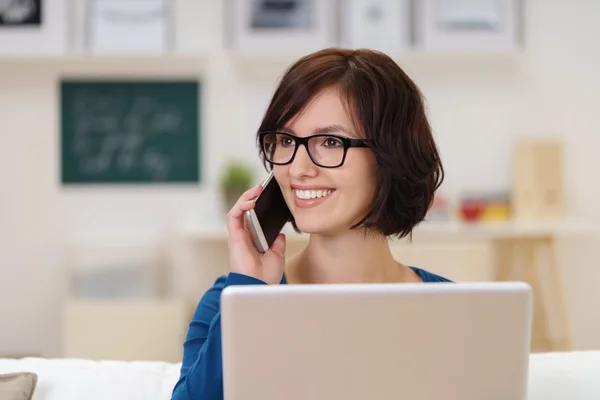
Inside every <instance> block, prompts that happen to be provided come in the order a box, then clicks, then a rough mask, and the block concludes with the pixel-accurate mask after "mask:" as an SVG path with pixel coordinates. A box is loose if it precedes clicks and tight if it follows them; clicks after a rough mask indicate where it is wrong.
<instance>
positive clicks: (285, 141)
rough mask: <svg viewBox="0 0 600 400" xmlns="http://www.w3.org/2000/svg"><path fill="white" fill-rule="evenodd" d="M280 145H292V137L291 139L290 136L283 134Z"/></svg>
mask: <svg viewBox="0 0 600 400" xmlns="http://www.w3.org/2000/svg"><path fill="white" fill-rule="evenodd" d="M281 145H282V146H293V145H294V139H292V138H291V137H288V136H283V137H282V138H281Z"/></svg>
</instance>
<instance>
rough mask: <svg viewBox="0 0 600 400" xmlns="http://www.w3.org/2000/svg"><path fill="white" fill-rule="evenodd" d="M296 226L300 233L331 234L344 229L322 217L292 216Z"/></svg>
mask: <svg viewBox="0 0 600 400" xmlns="http://www.w3.org/2000/svg"><path fill="white" fill-rule="evenodd" d="M294 220H295V221H296V226H297V227H298V229H299V230H300V232H302V233H306V234H309V235H331V234H334V233H335V232H340V231H341V230H344V229H342V228H340V226H339V224H333V223H331V221H327V220H326V219H324V218H306V217H305V218H303V217H299V218H294Z"/></svg>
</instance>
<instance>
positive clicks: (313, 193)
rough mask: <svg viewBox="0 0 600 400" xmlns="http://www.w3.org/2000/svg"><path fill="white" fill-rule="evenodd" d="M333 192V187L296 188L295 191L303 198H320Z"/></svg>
mask: <svg viewBox="0 0 600 400" xmlns="http://www.w3.org/2000/svg"><path fill="white" fill-rule="evenodd" d="M331 192H333V190H331V189H322V190H298V189H295V190H294V193H295V194H296V197H297V198H299V199H302V200H310V199H318V198H321V197H325V196H329V195H330V194H331Z"/></svg>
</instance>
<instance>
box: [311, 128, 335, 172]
mask: <svg viewBox="0 0 600 400" xmlns="http://www.w3.org/2000/svg"><path fill="white" fill-rule="evenodd" d="M308 148H309V151H310V155H311V156H312V159H313V160H314V161H315V163H316V164H319V165H321V166H323V167H337V166H338V165H340V164H341V163H342V160H343V159H344V142H342V140H341V139H340V138H338V137H335V136H314V137H312V138H310V140H309V141H308Z"/></svg>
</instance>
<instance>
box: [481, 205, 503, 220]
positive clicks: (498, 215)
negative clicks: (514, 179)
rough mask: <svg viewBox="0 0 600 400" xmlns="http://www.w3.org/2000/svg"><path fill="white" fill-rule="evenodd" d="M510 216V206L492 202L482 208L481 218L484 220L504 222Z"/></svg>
mask: <svg viewBox="0 0 600 400" xmlns="http://www.w3.org/2000/svg"><path fill="white" fill-rule="evenodd" d="M509 218H510V207H509V206H508V205H502V204H498V205H496V204H492V205H488V206H485V207H484V208H483V213H482V215H481V220H482V221H485V222H506V221H508V219H509Z"/></svg>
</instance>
